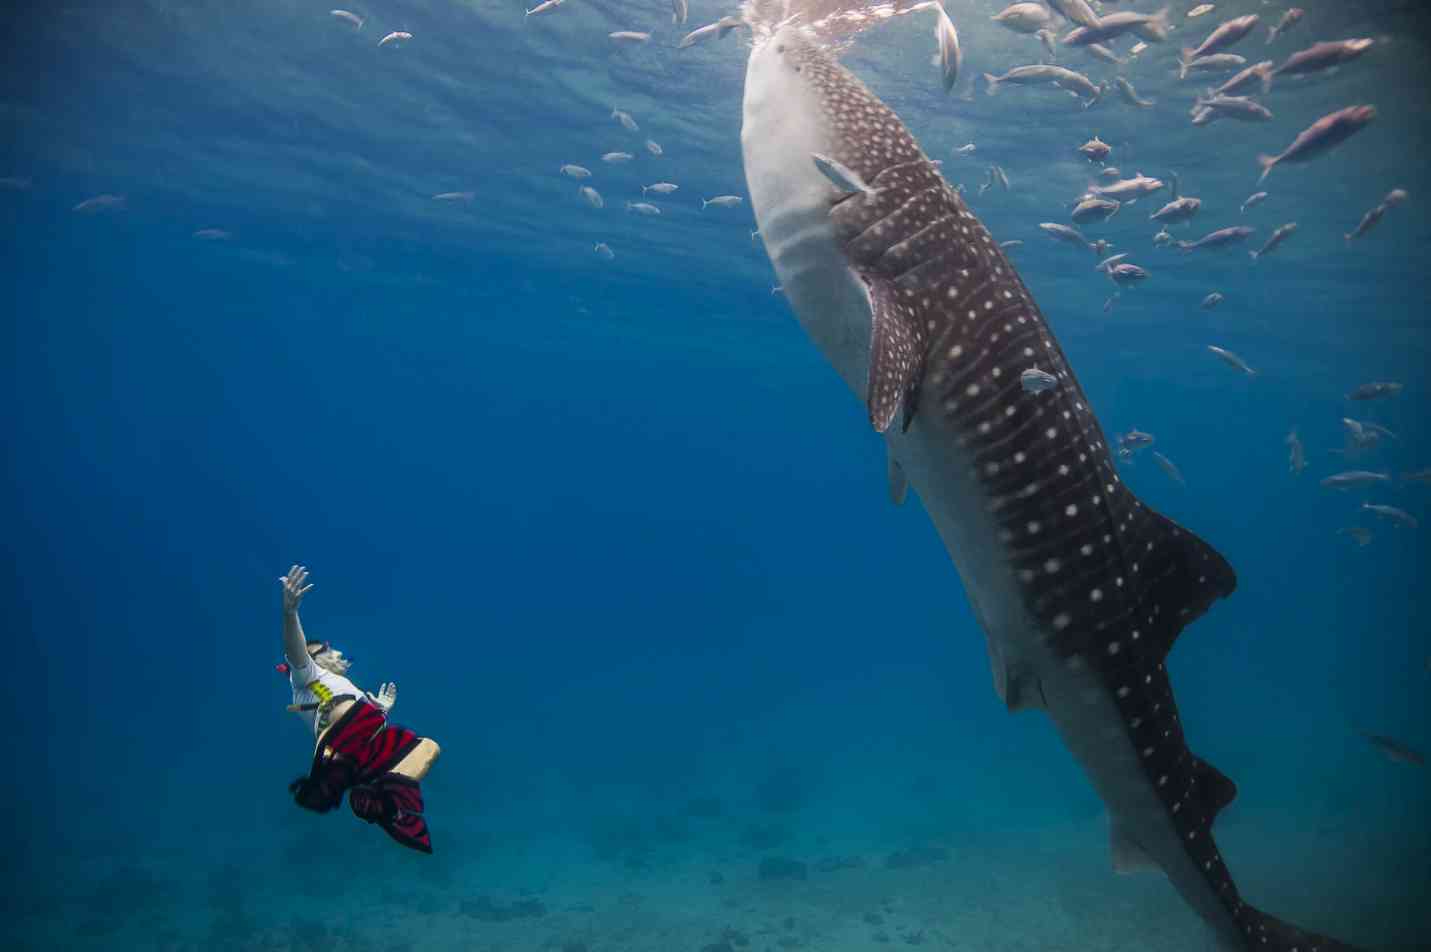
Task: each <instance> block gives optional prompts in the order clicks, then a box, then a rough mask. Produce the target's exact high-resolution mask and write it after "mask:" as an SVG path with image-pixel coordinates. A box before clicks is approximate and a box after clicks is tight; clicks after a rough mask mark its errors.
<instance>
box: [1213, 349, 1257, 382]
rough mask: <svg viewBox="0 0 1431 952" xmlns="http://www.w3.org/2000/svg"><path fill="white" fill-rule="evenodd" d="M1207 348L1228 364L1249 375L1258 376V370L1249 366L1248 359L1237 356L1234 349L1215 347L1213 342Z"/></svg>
mask: <svg viewBox="0 0 1431 952" xmlns="http://www.w3.org/2000/svg"><path fill="white" fill-rule="evenodd" d="M1207 349H1208V350H1209V351H1211V352H1212V354H1213V356H1215V357H1216V358H1217V359H1218V360H1220V361H1222V362H1223V363H1225V364H1227V366H1229V367H1231V368H1233V369H1234V370H1239V371H1241V372H1242V373H1244V374H1246V375H1247V376H1249V377H1255V376H1257V371H1255V370H1253V369H1252V368H1251V367H1249V366H1247V361H1245V360H1243V359H1242V358H1241V357H1239V356H1237V355H1236V354H1234V353H1233V352H1232V351H1230V350H1226V349H1224V348H1222V347H1215V346H1213V345H1212V344H1208V345H1207Z"/></svg>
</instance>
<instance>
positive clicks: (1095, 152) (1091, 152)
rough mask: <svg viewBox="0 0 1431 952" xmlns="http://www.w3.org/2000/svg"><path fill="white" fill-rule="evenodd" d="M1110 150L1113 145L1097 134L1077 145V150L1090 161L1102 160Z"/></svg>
mask: <svg viewBox="0 0 1431 952" xmlns="http://www.w3.org/2000/svg"><path fill="white" fill-rule="evenodd" d="M1112 151H1113V147H1112V146H1111V145H1109V144H1108V143H1106V142H1104V141H1103V140H1102V139H1100V138H1098V137H1097V136H1094V137H1093V138H1091V139H1089V140H1088V141H1087V142H1085V143H1083V145H1081V146H1079V147H1078V152H1079V153H1080V154H1081V155H1082V156H1083V157H1084V158H1086V159H1087V160H1088V161H1090V162H1102V161H1103V160H1104V159H1106V158H1108V154H1109V153H1110V152H1112Z"/></svg>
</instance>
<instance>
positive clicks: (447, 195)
mask: <svg viewBox="0 0 1431 952" xmlns="http://www.w3.org/2000/svg"><path fill="white" fill-rule="evenodd" d="M476 197H477V193H476V192H438V193H437V194H436V195H434V196H432V200H433V201H435V202H470V201H472V199H474V198H476Z"/></svg>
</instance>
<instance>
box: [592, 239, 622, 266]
mask: <svg viewBox="0 0 1431 952" xmlns="http://www.w3.org/2000/svg"><path fill="white" fill-rule="evenodd" d="M592 250H594V251H595V252H596V254H597V256H598V257H599V258H602V259H603V260H605V261H615V260H616V252H614V251H612V250H611V246H610V245H608V244H607V243H606V242H604V241H598V242H597V243H596V247H595V248H593V249H592Z"/></svg>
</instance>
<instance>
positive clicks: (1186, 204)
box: [1148, 195, 1202, 225]
mask: <svg viewBox="0 0 1431 952" xmlns="http://www.w3.org/2000/svg"><path fill="white" fill-rule="evenodd" d="M1200 208H1202V199H1200V198H1193V197H1192V196H1190V195H1184V196H1183V197H1182V198H1175V199H1173V200H1172V201H1171V202H1168V203H1167V204H1166V205H1164V206H1163V207H1162V208H1160V209H1158V210H1157V211H1155V212H1153V214H1151V215H1149V216H1148V219H1149V220H1150V221H1160V222H1162V223H1163V224H1165V225H1176V224H1179V223H1181V222H1186V221H1191V220H1192V217H1193V216H1194V215H1196V214H1197V213H1198V209H1200Z"/></svg>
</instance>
